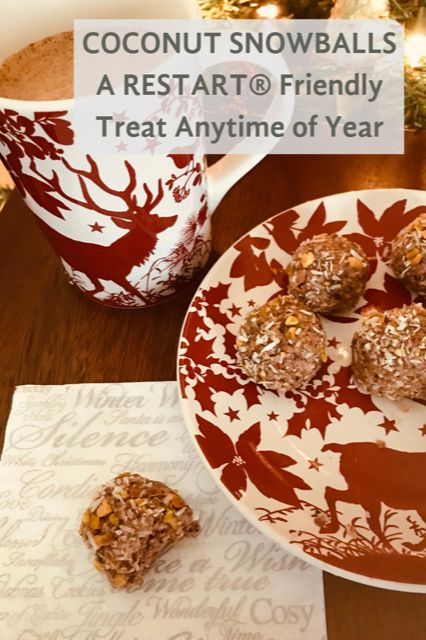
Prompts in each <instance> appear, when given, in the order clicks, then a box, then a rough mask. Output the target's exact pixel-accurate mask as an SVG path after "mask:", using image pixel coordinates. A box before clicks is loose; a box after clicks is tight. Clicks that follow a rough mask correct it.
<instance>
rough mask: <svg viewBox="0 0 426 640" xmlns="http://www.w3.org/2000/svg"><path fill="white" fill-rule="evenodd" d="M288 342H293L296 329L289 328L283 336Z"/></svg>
mask: <svg viewBox="0 0 426 640" xmlns="http://www.w3.org/2000/svg"><path fill="white" fill-rule="evenodd" d="M285 335H286V336H287V338H288V339H289V340H295V338H296V329H295V327H290V329H288V331H287V332H286V334H285Z"/></svg>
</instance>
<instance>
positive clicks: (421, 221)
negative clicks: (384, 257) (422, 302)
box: [390, 213, 426, 294]
mask: <svg viewBox="0 0 426 640" xmlns="http://www.w3.org/2000/svg"><path fill="white" fill-rule="evenodd" d="M390 265H391V267H392V269H393V271H394V273H395V275H396V277H397V278H399V279H400V280H402V282H403V283H404V284H405V286H406V287H408V288H409V289H411V291H414V292H415V293H421V294H426V213H423V214H422V215H421V216H419V217H418V218H416V219H415V220H414V222H412V223H411V224H409V225H408V226H406V227H405V228H404V229H402V231H400V232H399V234H398V235H397V236H396V238H395V240H394V241H393V243H392V253H391V258H390Z"/></svg>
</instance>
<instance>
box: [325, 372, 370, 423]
mask: <svg viewBox="0 0 426 640" xmlns="http://www.w3.org/2000/svg"><path fill="white" fill-rule="evenodd" d="M334 384H335V386H336V387H339V388H340V389H342V390H343V393H340V395H339V402H340V403H341V404H347V405H348V407H350V408H351V409H353V408H358V409H361V411H362V412H363V413H369V412H370V411H379V409H378V408H377V407H376V405H375V404H374V402H373V400H372V399H371V396H370V395H369V394H368V393H362V392H361V391H360V390H359V389H358V387H357V386H356V384H355V383H354V381H353V380H352V368H351V367H341V368H340V369H339V371H338V372H337V373H336V374H335V375H334Z"/></svg>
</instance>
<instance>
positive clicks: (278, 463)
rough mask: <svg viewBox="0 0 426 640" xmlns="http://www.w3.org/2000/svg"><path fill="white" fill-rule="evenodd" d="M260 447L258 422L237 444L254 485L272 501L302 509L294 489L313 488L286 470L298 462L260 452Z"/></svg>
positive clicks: (269, 452) (273, 453) (272, 453)
mask: <svg viewBox="0 0 426 640" xmlns="http://www.w3.org/2000/svg"><path fill="white" fill-rule="evenodd" d="M259 443H260V423H259V422H256V423H255V424H253V425H252V426H251V427H250V428H249V429H248V430H247V431H245V432H244V433H243V434H242V435H241V436H240V437H239V438H238V441H237V444H236V450H237V452H238V454H239V455H240V456H241V458H242V459H243V460H244V461H245V463H246V464H245V468H246V471H247V474H248V477H249V478H250V480H251V482H253V484H254V485H255V486H256V487H257V489H258V490H259V491H260V492H261V493H263V495H265V496H267V497H268V498H274V499H275V500H279V501H280V502H284V503H285V504H291V505H293V506H299V505H300V500H299V498H298V497H297V495H296V493H295V491H294V488H295V487H297V488H299V489H310V487H309V486H308V485H307V484H306V483H305V482H304V481H303V480H301V478H299V477H298V476H296V475H294V474H293V473H289V472H288V471H284V470H283V467H288V466H290V465H292V464H295V460H293V459H292V458H290V457H289V456H287V455H284V454H280V453H277V452H275V451H258V450H257V447H258V446H259Z"/></svg>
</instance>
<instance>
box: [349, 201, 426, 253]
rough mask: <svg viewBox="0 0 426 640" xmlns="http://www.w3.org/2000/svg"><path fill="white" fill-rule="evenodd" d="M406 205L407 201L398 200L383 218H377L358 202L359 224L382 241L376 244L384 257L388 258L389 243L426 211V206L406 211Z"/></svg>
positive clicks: (364, 205) (385, 211)
mask: <svg viewBox="0 0 426 640" xmlns="http://www.w3.org/2000/svg"><path fill="white" fill-rule="evenodd" d="M406 205H407V200H406V199H403V200H398V201H397V202H394V203H393V204H392V205H391V206H390V207H388V208H387V209H385V210H384V212H383V214H382V215H381V216H375V214H374V212H373V211H372V210H371V209H370V208H369V207H367V205H366V204H364V203H363V202H362V201H361V200H358V201H357V210H358V222H359V224H360V226H361V227H362V229H363V230H364V231H365V233H367V234H368V235H369V236H371V237H373V238H380V239H381V242H380V243H379V244H378V245H377V244H376V249H377V250H378V252H379V254H380V255H382V256H386V252H387V248H388V245H389V243H390V242H391V241H392V240H393V239H394V238H395V236H396V235H397V234H398V233H399V232H400V231H401V229H403V228H404V227H405V226H407V224H410V223H411V222H413V220H415V219H416V218H417V216H419V215H420V214H421V213H424V212H425V211H426V206H419V207H414V209H411V210H408V211H405V208H406Z"/></svg>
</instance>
